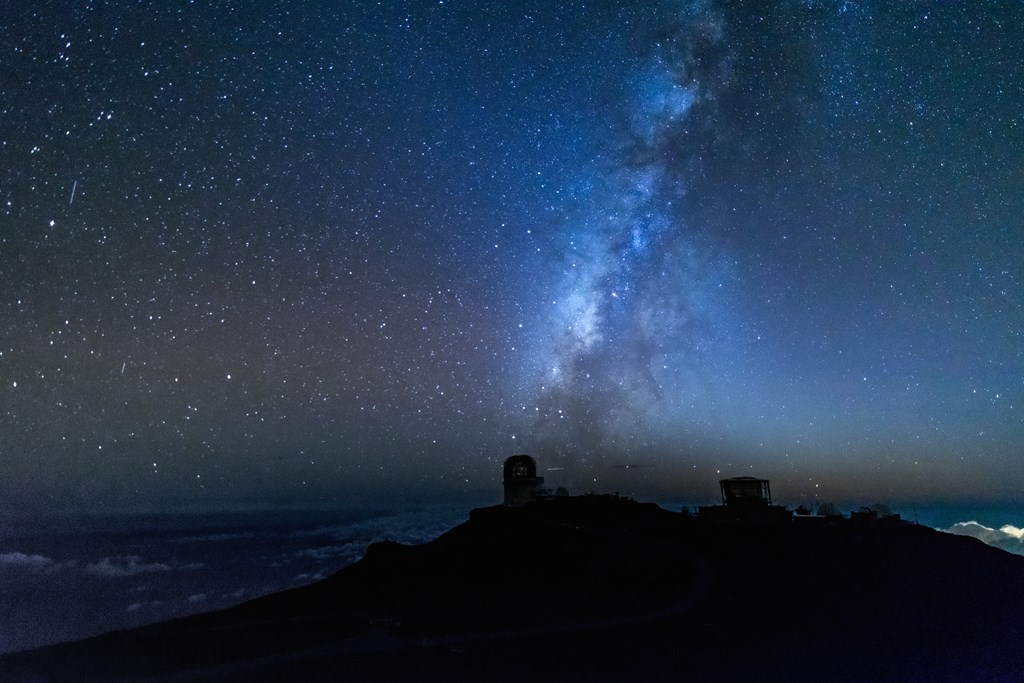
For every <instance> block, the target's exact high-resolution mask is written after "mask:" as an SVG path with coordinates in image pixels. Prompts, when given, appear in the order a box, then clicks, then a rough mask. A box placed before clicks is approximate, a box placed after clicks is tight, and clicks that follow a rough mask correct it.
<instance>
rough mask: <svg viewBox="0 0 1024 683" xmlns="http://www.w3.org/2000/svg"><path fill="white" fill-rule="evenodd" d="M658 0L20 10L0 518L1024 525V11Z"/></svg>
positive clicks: (1, 251)
mask: <svg viewBox="0 0 1024 683" xmlns="http://www.w3.org/2000/svg"><path fill="white" fill-rule="evenodd" d="M645 4H648V5H649V6H647V7H639V6H636V5H637V4H636V3H611V2H595V3H549V2H526V3H523V2H495V3H465V2H458V1H455V0H446V1H444V2H439V1H433V2H382V3H363V2H340V3H336V2H321V3H301V4H295V3H283V2H282V3H272V2H253V3H235V2H215V3H193V2H161V3H152V4H149V3H121V4H114V5H108V4H100V3H93V2H83V3H56V2H42V3H32V4H30V5H23V6H15V5H12V6H8V7H6V8H5V9H4V10H3V14H4V16H3V23H4V25H5V30H4V32H3V35H2V36H0V50H2V53H3V59H2V61H0V63H2V71H0V117H2V121H3V124H2V127H0V284H2V289H0V291H2V293H0V297H2V298H0V378H2V381H3V386H2V387H0V419H2V421H3V422H2V425H3V439H2V441H0V463H2V465H0V474H2V476H0V508H10V509H16V508H20V509H36V508H39V507H57V508H64V507H68V508H104V509H111V508H113V509H122V508H123V509H137V508H161V507H167V508H171V507H180V506H199V507H219V506H233V505H256V506H259V505H280V504H324V503H327V504H331V503H339V502H346V501H350V500H360V501H365V500H380V501H389V502H394V501H405V500H409V501H412V500H416V501H419V500H435V499H452V498H460V497H461V498H465V499H479V498H481V497H482V498H485V499H486V498H487V497H491V498H495V499H496V498H497V496H498V489H499V486H500V463H501V462H502V460H503V459H504V458H505V457H507V456H508V455H511V454H513V453H517V452H528V453H531V454H533V455H535V456H536V457H537V458H538V460H539V461H540V466H541V469H542V470H544V472H543V473H544V474H545V476H546V477H547V479H548V481H549V483H552V484H555V485H558V484H563V485H566V486H568V487H569V488H570V489H571V490H573V491H575V492H583V491H587V490H594V491H613V490H618V491H622V492H624V493H630V494H633V495H636V496H639V497H645V498H659V499H677V500H695V499H700V501H701V502H703V500H704V499H705V498H706V497H708V496H710V495H711V494H713V493H714V491H715V487H716V483H715V482H716V481H717V479H718V478H720V476H732V475H741V474H757V475H761V476H766V477H769V478H771V480H772V483H773V492H774V493H775V494H776V498H780V499H782V500H783V501H784V502H792V503H796V502H798V501H800V500H805V499H807V498H813V497H818V498H819V499H821V500H837V499H838V500H843V499H850V498H856V497H858V496H860V497H861V498H862V499H864V502H874V501H875V500H884V501H886V502H889V503H897V504H898V503H900V502H905V501H907V500H926V499H930V500H958V499H960V500H968V499H991V500H1012V501H1020V499H1021V493H1020V491H1021V490H1022V485H1024V469H1021V467H1020V458H1021V454H1022V449H1021V446H1022V443H1024V419H1022V412H1024V410H1022V409H1024V334H1022V330H1024V310H1022V302H1024V282H1022V273H1024V244H1022V243H1024V226H1022V220H1024V218H1022V217H1024V192H1022V191H1021V187H1022V186H1021V179H1022V170H1021V169H1022V168H1024V123H1022V117H1024V59H1022V58H1021V56H1020V38H1019V30H1020V26H1022V25H1024V5H1022V4H1021V3H1019V2H1013V3H1011V2H993V3H976V2H966V1H964V2H956V1H951V2H926V1H922V2H896V3H894V2H881V1H878V2H868V1H862V2H857V1H854V0H847V1H840V2H833V1H826V0H822V1H816V0H804V1H801V2H795V1H793V2H774V3H764V2H760V1H759V2H729V3H721V5H718V4H715V3H711V2H695V3H674V2H664V3H645ZM866 498H870V500H867V499H866Z"/></svg>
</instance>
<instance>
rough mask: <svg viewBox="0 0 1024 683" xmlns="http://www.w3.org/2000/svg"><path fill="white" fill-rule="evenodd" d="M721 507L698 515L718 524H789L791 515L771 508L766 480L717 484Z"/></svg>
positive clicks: (780, 508) (736, 479) (781, 508)
mask: <svg viewBox="0 0 1024 683" xmlns="http://www.w3.org/2000/svg"><path fill="white" fill-rule="evenodd" d="M718 485H719V486H720V487H721V489H722V504H721V505H712V506H709V507H702V508H700V515H701V516H702V517H706V518H709V519H716V520H721V521H741V520H742V521H747V522H788V521H789V520H790V519H792V516H793V515H792V513H790V511H789V510H787V509H786V508H785V506H782V505H772V488H771V486H770V485H769V483H768V480H767V479H758V478H757V477H732V478H731V479H722V480H721V481H719V482H718Z"/></svg>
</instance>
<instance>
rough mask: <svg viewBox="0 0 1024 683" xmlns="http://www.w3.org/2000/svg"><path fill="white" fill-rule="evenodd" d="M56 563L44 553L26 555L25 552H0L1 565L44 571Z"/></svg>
mask: <svg viewBox="0 0 1024 683" xmlns="http://www.w3.org/2000/svg"><path fill="white" fill-rule="evenodd" d="M54 566H56V563H55V562H54V561H53V560H51V559H50V558H49V557H44V556H42V555H26V554H25V553H0V567H4V568H8V567H10V568H14V569H27V570H28V571H33V572H43V571H46V570H48V569H52V568H53V567H54Z"/></svg>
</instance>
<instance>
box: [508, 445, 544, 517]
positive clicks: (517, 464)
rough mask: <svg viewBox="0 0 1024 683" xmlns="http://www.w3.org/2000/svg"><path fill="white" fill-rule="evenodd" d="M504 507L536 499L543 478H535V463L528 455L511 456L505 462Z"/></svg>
mask: <svg viewBox="0 0 1024 683" xmlns="http://www.w3.org/2000/svg"><path fill="white" fill-rule="evenodd" d="M504 474H505V476H504V480H503V481H502V483H503V484H504V485H505V505H512V506H515V505H524V504H526V503H529V502H531V501H534V500H536V499H537V496H538V495H539V494H540V493H541V490H540V489H541V485H542V484H543V483H544V477H538V476H537V463H536V462H535V461H534V459H533V458H531V457H530V456H528V455H513V456H512V457H511V458H509V459H508V460H506V461H505V471H504Z"/></svg>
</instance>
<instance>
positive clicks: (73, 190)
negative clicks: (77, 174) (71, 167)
mask: <svg viewBox="0 0 1024 683" xmlns="http://www.w3.org/2000/svg"><path fill="white" fill-rule="evenodd" d="M77 189H78V181H77V180H76V181H75V182H74V184H73V185H72V186H71V201H69V202H68V206H70V205H72V204H74V203H75V190H77Z"/></svg>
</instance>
